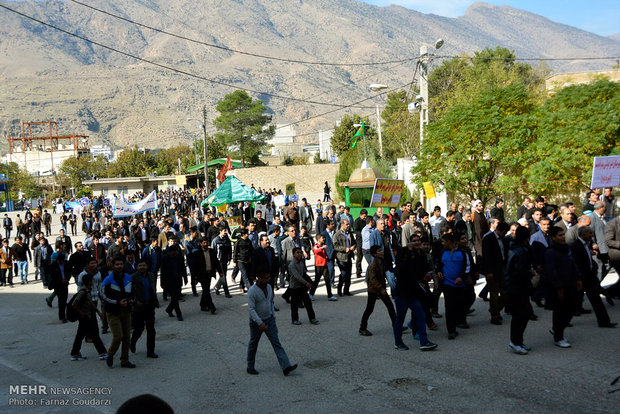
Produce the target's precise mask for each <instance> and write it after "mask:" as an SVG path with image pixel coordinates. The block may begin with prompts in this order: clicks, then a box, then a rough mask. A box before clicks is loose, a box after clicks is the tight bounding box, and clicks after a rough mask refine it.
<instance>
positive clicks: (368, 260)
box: [362, 249, 374, 282]
mask: <svg viewBox="0 0 620 414" xmlns="http://www.w3.org/2000/svg"><path fill="white" fill-rule="evenodd" d="M362 256H364V259H366V263H368V267H367V268H366V282H368V268H369V267H370V264H371V263H372V260H373V259H374V257H372V254H370V249H362Z"/></svg>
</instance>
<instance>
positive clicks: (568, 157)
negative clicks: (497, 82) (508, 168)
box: [525, 80, 620, 194]
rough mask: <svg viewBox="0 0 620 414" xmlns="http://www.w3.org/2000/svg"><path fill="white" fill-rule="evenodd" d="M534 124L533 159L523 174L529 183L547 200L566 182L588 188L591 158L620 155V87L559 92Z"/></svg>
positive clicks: (572, 88)
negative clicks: (544, 194)
mask: <svg viewBox="0 0 620 414" xmlns="http://www.w3.org/2000/svg"><path fill="white" fill-rule="evenodd" d="M538 118H539V120H538V131H539V132H538V133H539V136H540V138H539V139H538V141H537V142H536V144H535V146H534V147H533V148H532V152H533V153H535V154H536V155H537V157H536V159H534V160H532V162H531V165H530V167H529V168H527V169H526V171H525V173H526V177H527V180H528V182H530V183H532V185H533V186H534V188H535V189H536V190H537V191H541V192H545V193H546V194H549V193H552V192H554V191H556V190H557V188H558V186H559V185H560V183H562V182H566V181H568V180H575V182H576V181H581V182H582V183H583V185H584V187H587V186H589V182H590V179H591V176H592V159H593V157H598V156H606V155H611V154H613V153H614V151H616V152H617V151H618V147H619V145H618V143H619V142H620V84H618V83H615V82H610V81H608V80H599V81H595V82H593V83H591V84H587V85H575V86H569V87H566V88H563V89H561V90H560V91H559V92H558V93H557V94H556V95H555V96H553V97H552V98H549V99H548V100H547V102H546V103H545V105H544V106H543V107H542V108H541V109H540V111H539V112H538ZM549 181H557V182H558V183H557V184H554V183H549ZM574 185H575V183H573V186H574Z"/></svg>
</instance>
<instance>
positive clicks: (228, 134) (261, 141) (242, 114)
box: [213, 90, 275, 166]
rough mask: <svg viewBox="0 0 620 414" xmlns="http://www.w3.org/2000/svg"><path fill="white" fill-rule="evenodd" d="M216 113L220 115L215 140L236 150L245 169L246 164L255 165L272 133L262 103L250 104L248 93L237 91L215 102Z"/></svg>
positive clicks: (273, 129) (259, 101) (272, 129)
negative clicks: (250, 162)
mask: <svg viewBox="0 0 620 414" xmlns="http://www.w3.org/2000/svg"><path fill="white" fill-rule="evenodd" d="M216 109H217V110H218V112H219V113H220V115H219V116H218V117H217V118H216V119H215V121H214V122H213V123H214V124H215V126H216V128H217V131H218V132H217V134H216V135H215V138H216V140H217V141H218V142H220V143H221V144H223V145H225V146H226V147H228V148H231V147H232V148H235V152H237V153H238V154H239V157H240V158H241V163H242V164H243V165H244V166H245V163H246V161H258V156H259V155H260V153H261V150H262V147H264V145H265V143H266V141H267V140H268V139H269V138H271V137H272V136H273V135H274V133H275V127H274V126H273V125H269V123H270V122H271V116H270V115H267V114H266V113H265V112H266V110H267V108H266V107H265V105H263V101H261V100H258V99H257V100H253V99H252V98H251V97H250V96H249V95H248V94H247V92H245V91H242V90H237V91H235V92H232V93H230V94H228V95H226V96H225V97H224V99H222V100H221V101H220V102H218V104H217V106H216Z"/></svg>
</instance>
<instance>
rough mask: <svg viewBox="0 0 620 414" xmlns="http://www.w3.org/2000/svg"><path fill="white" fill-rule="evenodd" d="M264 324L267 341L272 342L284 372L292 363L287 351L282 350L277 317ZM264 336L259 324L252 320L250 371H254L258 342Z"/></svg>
mask: <svg viewBox="0 0 620 414" xmlns="http://www.w3.org/2000/svg"><path fill="white" fill-rule="evenodd" d="M263 322H264V323H265V325H266V326H267V330H266V331H265V334H266V335H267V339H269V342H271V346H272V347H273V351H274V352H275V353H276V357H277V358H278V362H279V363H280V368H282V369H283V370H284V369H285V368H288V367H290V366H291V363H290V362H289V360H288V356H287V355H286V351H284V348H282V345H281V344H280V339H279V338H278V327H277V326H276V318H275V316H271V317H269V318H267V319H264V320H263ZM262 334H263V331H261V330H260V329H259V327H258V324H257V323H256V322H254V321H253V320H250V342H249V343H248V369H254V360H255V359H256V350H257V349H258V341H259V340H260V337H261V335H262Z"/></svg>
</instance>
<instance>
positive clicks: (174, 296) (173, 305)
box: [166, 289, 183, 317]
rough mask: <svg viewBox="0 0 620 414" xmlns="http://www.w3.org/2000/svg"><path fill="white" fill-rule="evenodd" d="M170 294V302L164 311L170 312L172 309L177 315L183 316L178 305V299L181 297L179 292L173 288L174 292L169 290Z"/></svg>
mask: <svg viewBox="0 0 620 414" xmlns="http://www.w3.org/2000/svg"><path fill="white" fill-rule="evenodd" d="M168 294H169V295H170V303H169V304H168V306H167V307H166V312H168V313H170V312H172V311H175V312H176V315H177V317H179V316H183V314H182V313H181V307H180V306H179V299H181V292H180V291H177V290H176V289H175V291H174V292H171V291H169V292H168Z"/></svg>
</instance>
